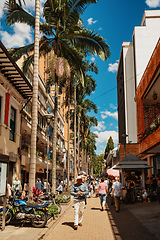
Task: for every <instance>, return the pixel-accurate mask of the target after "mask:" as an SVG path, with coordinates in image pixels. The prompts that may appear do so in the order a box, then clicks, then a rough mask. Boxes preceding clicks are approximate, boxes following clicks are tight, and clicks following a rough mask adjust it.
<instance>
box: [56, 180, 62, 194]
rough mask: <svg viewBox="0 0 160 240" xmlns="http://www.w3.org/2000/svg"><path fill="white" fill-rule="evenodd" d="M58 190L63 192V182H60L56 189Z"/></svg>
mask: <svg viewBox="0 0 160 240" xmlns="http://www.w3.org/2000/svg"><path fill="white" fill-rule="evenodd" d="M56 191H57V192H58V193H59V194H61V193H62V192H63V186H62V182H60V184H59V186H58V188H57V189H56Z"/></svg>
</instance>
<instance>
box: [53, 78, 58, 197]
mask: <svg viewBox="0 0 160 240" xmlns="http://www.w3.org/2000/svg"><path fill="white" fill-rule="evenodd" d="M55 78H56V81H55V105H54V124H53V155H52V193H54V194H55V193H56V146H57V118H58V101H57V99H58V77H57V76H55Z"/></svg>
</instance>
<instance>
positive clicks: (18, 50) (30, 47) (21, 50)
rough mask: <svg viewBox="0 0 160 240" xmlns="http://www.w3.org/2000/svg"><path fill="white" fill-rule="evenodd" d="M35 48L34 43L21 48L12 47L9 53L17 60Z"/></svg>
mask: <svg viewBox="0 0 160 240" xmlns="http://www.w3.org/2000/svg"><path fill="white" fill-rule="evenodd" d="M33 49H34V44H33V43H32V44H29V45H26V46H23V47H20V48H12V49H10V50H9V53H10V54H11V56H12V57H13V59H14V60H15V61H17V60H18V59H20V58H21V57H22V56H23V55H24V54H27V53H29V52H32V51H33Z"/></svg>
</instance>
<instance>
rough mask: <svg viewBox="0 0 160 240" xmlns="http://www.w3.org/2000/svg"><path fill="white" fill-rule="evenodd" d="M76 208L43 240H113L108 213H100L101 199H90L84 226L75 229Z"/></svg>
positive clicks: (61, 219)
mask: <svg viewBox="0 0 160 240" xmlns="http://www.w3.org/2000/svg"><path fill="white" fill-rule="evenodd" d="M73 220H74V208H73V207H71V208H69V209H68V211H67V212H66V213H65V214H64V215H63V217H62V218H60V221H59V222H57V224H55V225H54V227H53V228H52V229H50V230H49V231H48V232H47V233H46V235H45V236H44V238H43V239H45V240H52V239H53V236H54V239H56V240H63V239H66V240H84V239H87V240H91V239H92V240H98V239H101V240H107V239H108V240H112V239H114V235H113V232H112V228H111V225H110V221H109V218H108V215H107V213H106V211H103V212H102V211H100V202H99V198H90V199H88V204H87V205H86V209H85V212H84V219H83V226H82V227H79V228H78V230H77V231H75V230H74V229H73V227H74V224H73Z"/></svg>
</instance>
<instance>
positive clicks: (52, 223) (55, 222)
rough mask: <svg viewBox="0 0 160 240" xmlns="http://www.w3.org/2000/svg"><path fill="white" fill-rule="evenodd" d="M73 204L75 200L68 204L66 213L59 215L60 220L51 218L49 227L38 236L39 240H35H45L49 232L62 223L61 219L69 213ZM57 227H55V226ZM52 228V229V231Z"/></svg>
mask: <svg viewBox="0 0 160 240" xmlns="http://www.w3.org/2000/svg"><path fill="white" fill-rule="evenodd" d="M72 204H73V198H71V201H70V203H69V204H67V206H66V208H65V209H64V211H62V213H61V214H60V215H59V217H58V218H56V219H54V220H53V218H50V219H49V220H48V224H47V225H48V226H47V228H45V229H44V230H42V232H40V233H39V234H38V236H37V238H36V239H35V240H41V239H44V238H45V237H46V236H47V235H48V232H50V230H52V229H53V227H55V226H56V224H57V223H58V222H59V221H60V218H61V217H62V216H63V215H64V214H65V213H66V212H67V211H68V209H69V207H70V206H71V205H72ZM54 225H55V226H54ZM51 228H52V229H51ZM46 233H47V234H46Z"/></svg>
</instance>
